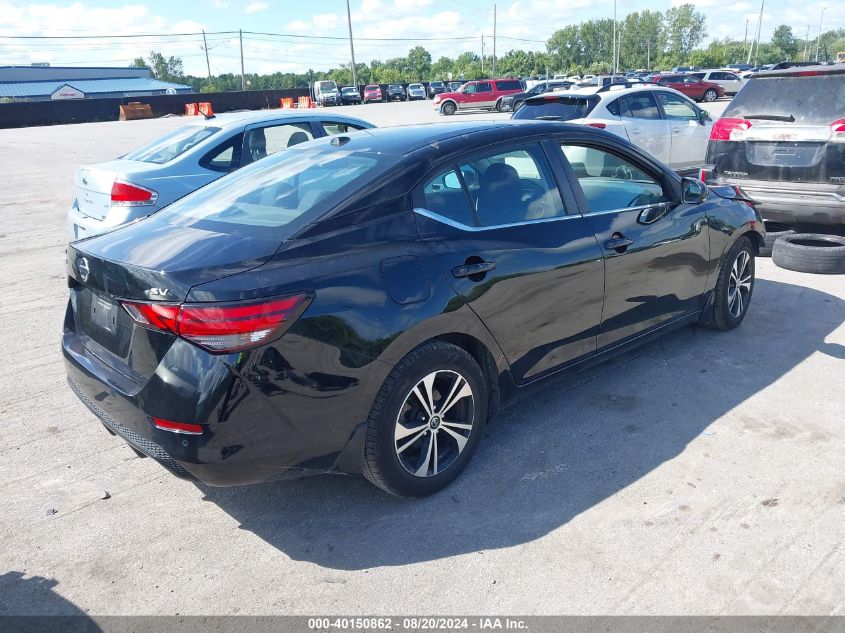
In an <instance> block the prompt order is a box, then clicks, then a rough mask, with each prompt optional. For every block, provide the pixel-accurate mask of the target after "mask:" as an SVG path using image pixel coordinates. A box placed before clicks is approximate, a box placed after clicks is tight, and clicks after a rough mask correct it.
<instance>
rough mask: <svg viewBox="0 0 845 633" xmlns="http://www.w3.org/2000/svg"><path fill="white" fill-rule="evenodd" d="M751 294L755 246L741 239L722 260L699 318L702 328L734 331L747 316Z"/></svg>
mask: <svg viewBox="0 0 845 633" xmlns="http://www.w3.org/2000/svg"><path fill="white" fill-rule="evenodd" d="M743 262H744V263H743ZM753 292H754V246H753V245H752V244H751V240H749V239H748V238H747V237H745V236H743V237H740V238H739V239H738V240H737V241H736V242H734V245H733V246H731V248H730V250H729V251H728V252H727V253H726V254H725V256H724V257H723V258H722V265H721V267H720V268H719V277H718V279H717V280H716V288H715V289H714V290H713V298H712V300H711V302H710V303H709V304H708V305H707V307H706V308H705V309H704V313H703V314H702V315H701V321H700V323H701V325H703V326H705V327H709V328H711V329H714V330H722V331H726V330H732V329H734V328H735V327H737V326H738V325H739V324H740V323H742V320H743V319H744V318H745V315H746V314H747V313H748V306H749V304H750V303H751V295H752V294H753ZM737 293H739V297H738V298H737ZM737 301H739V303H737ZM737 308H739V310H737Z"/></svg>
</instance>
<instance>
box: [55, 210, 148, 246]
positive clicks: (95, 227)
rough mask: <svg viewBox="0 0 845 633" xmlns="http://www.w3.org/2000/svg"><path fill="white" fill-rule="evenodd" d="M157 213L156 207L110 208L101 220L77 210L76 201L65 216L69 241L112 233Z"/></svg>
mask: <svg viewBox="0 0 845 633" xmlns="http://www.w3.org/2000/svg"><path fill="white" fill-rule="evenodd" d="M156 211H158V207H157V206H149V207H111V208H110V209H109V211H108V213H107V214H106V217H105V218H103V219H102V220H98V219H97V218H92V217H90V216H87V215H85V214H84V213H82V211H80V210H79V205H78V204H77V202H76V200H74V201H73V204H71V205H70V210H69V211H68V214H67V219H68V229H69V231H70V241H71V242H73V241H76V240H81V239H84V238H86V237H93V236H95V235H99V234H100V233H106V232H107V231H112V230H114V229H116V228H117V227H119V226H122V225H124V224H127V223H128V222H133V221H134V220H137V219H139V218H143V217H146V216H148V215H150V214H152V213H155V212H156Z"/></svg>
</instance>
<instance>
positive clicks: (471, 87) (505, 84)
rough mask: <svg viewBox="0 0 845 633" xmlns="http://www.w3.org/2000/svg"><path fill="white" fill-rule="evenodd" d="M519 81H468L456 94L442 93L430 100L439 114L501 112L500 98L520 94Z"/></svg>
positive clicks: (520, 86) (520, 85) (520, 83)
mask: <svg viewBox="0 0 845 633" xmlns="http://www.w3.org/2000/svg"><path fill="white" fill-rule="evenodd" d="M522 90H523V88H522V82H520V81H519V79H483V80H481V81H468V82H466V83H465V84H464V85H463V86H461V88H460V90H458V91H457V92H444V93H443V94H442V95H436V96H435V97H434V99H433V100H432V103H433V104H434V107H435V109H436V110H438V111H439V112H440V113H441V114H446V115H452V114H455V112H457V111H458V110H472V109H479V108H482V109H493V110H498V111H500V112H501V110H502V97H504V96H506V95H512V94H516V93H518V92H522Z"/></svg>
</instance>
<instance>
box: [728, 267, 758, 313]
mask: <svg viewBox="0 0 845 633" xmlns="http://www.w3.org/2000/svg"><path fill="white" fill-rule="evenodd" d="M750 261H751V255H749V253H748V251H746V250H742V251H740V252H739V255H737V256H736V259H735V260H734V263H733V266H732V267H731V277H730V279H729V280H728V311H729V312H730V313H731V316H732V317H733V318H734V319H738V318H739V317H741V316H742V313H743V312H744V311H745V308H746V307H747V306H748V297H749V296H750V295H751V285H752V284H753V283H754V280H753V278H752V270H751V266H749V262H750Z"/></svg>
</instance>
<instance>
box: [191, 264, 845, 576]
mask: <svg viewBox="0 0 845 633" xmlns="http://www.w3.org/2000/svg"><path fill="white" fill-rule="evenodd" d="M843 314H845V302H843V301H841V300H840V299H838V298H836V297H834V296H832V295H828V294H826V293H824V292H819V291H816V290H811V289H808V288H804V287H801V286H797V285H792V284H786V283H779V282H773V281H767V280H762V279H758V280H757V284H756V287H755V291H754V297H753V301H752V305H751V310H750V312H749V315H748V317H747V318H746V320H745V322H744V323H743V324H742V326H741V327H739V328H738V329H736V330H733V331H732V332H728V333H721V332H713V331H709V330H705V329H702V328H697V327H688V328H684V329H682V330H679V331H677V332H674V333H671V334H669V335H667V336H664V337H663V338H661V339H659V340H657V341H654V342H652V343H649V344H647V345H644V346H642V347H640V348H637V349H635V350H632V351H630V352H628V353H626V354H623V355H621V356H618V357H616V358H615V359H613V360H611V361H608V362H606V363H603V364H601V365H597V366H595V367H593V368H591V369H587V370H584V371H582V372H579V373H567V374H565V375H561V376H559V377H556V378H554V379H551V380H548V381H545V383H543V385H542V386H541V387H538V388H535V389H533V390H532V392H530V393H527V394H525V395H523V396H521V397H520V398H519V400H518V401H517V402H515V403H514V404H512V405H511V406H509V407H508V408H507V409H505V410H504V411H502V412H500V414H499V415H498V416H497V417H496V419H495V420H494V421H493V423H492V424H491V425H490V426H489V427H488V429H487V430H486V432H485V438H484V441H483V442H482V443H481V445H480V447H479V451H478V453H477V454H476V455H475V457H474V459H473V460H472V462H471V463H470V465H469V467H468V468H467V470H466V471H465V472H464V474H463V475H462V476H461V477H460V478H459V479H458V480H457V481H456V482H455V483H454V484H453V485H452V486H450V487H449V488H447V489H446V490H445V491H443V492H441V493H439V494H437V495H435V496H433V497H429V498H426V499H421V500H404V499H397V498H393V497H391V496H389V495H387V494H385V493H382V492H381V491H379V490H377V489H376V488H374V487H373V486H372V485H370V484H369V483H367V482H366V481H364V480H363V479H359V478H355V477H343V476H332V477H325V476H324V477H312V478H308V479H302V480H298V481H293V482H279V483H273V484H264V485H258V486H251V487H241V488H229V489H221V488H210V487H207V486H204V485H201V486H200V488H201V490H202V492H203V493H204V494H205V498H206V499H207V500H209V501H211V502H213V503H215V504H217V505H218V506H219V507H220V508H222V509H223V510H224V511H225V512H226V513H228V514H229V515H231V516H232V517H233V518H234V519H236V520H237V521H238V522H239V523H240V526H241V529H244V530H249V531H251V532H253V533H255V534H256V535H257V536H259V537H261V538H262V539H264V540H265V541H267V542H268V543H270V544H271V545H273V546H274V547H276V548H277V549H279V550H280V551H282V552H283V553H285V554H286V555H287V556H289V557H291V558H293V559H296V560H307V561H311V562H314V563H316V564H319V565H322V566H324V567H328V568H334V569H343V570H353V569H365V568H370V567H377V566H383V565H403V564H408V563H415V562H419V561H424V560H435V559H439V558H443V557H449V556H454V555H460V554H466V553H469V552H476V551H483V550H488V549H494V548H504V547H510V546H513V545H516V544H520V543H525V542H528V541H531V540H534V539H537V538H539V537H542V536H543V535H545V534H547V533H549V532H550V531H552V530H555V529H556V528H559V527H560V526H562V525H564V524H566V523H567V522H569V521H570V520H571V519H572V518H573V517H575V516H577V515H578V514H580V513H582V512H584V511H586V510H588V509H589V508H591V507H593V506H594V505H596V504H598V503H600V502H601V501H603V500H604V499H607V498H608V497H610V496H612V495H614V494H616V493H618V492H619V491H621V490H623V489H624V488H626V487H627V486H628V485H630V484H631V483H633V482H635V481H637V480H638V479H640V478H642V477H644V476H646V475H648V473H649V472H651V471H652V470H653V469H655V468H657V467H659V466H660V465H661V464H663V463H665V462H667V461H668V460H671V459H673V458H675V457H676V456H678V455H679V454H680V453H681V452H682V451H684V450H685V448H686V447H687V445H688V444H689V443H690V442H692V441H693V440H696V438H699V436H701V435H703V436H704V437H702V438H701V440H702V441H708V440H709V439H710V438H709V437H707V436H710V435H712V434H713V432H712V431H711V432H708V431H707V429H708V427H709V426H710V425H711V424H712V423H713V422H714V421H716V420H718V419H719V418H721V417H722V416H723V415H724V414H725V413H727V412H728V411H730V410H731V409H733V408H734V407H736V406H737V405H739V404H741V403H742V402H744V401H745V400H747V399H748V398H750V397H751V396H754V395H755V394H758V393H759V392H760V391H761V390H763V389H765V388H766V387H768V386H770V385H772V384H773V383H774V382H775V381H777V380H778V379H779V378H780V377H781V376H783V375H784V374H785V373H787V372H788V371H790V370H792V369H793V368H795V367H796V366H797V365H798V364H799V363H801V362H802V361H803V360H805V359H806V358H807V357H808V356H809V355H810V354H813V353H817V352H818V353H823V354H828V355H830V356H834V357H836V358H841V359H845V347H843V346H842V345H838V344H834V343H827V342H825V337H826V336H827V335H828V334H830V333H831V332H832V331H834V330H835V329H836V328H837V327H839V325H841V323H842V316H843ZM772 332H777V333H778V336H777V337H776V339H774V340H777V341H778V343H777V344H776V345H775V344H773V343H772V341H773V338H772ZM763 422H764V423H765V421H763ZM752 423H754V424H759V423H760V421H756V420H749V424H752ZM724 448H725V447H724V446H721V447H720V446H719V444H718V442H714V445H713V447H712V449H710V448H705V450H721V449H724Z"/></svg>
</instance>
